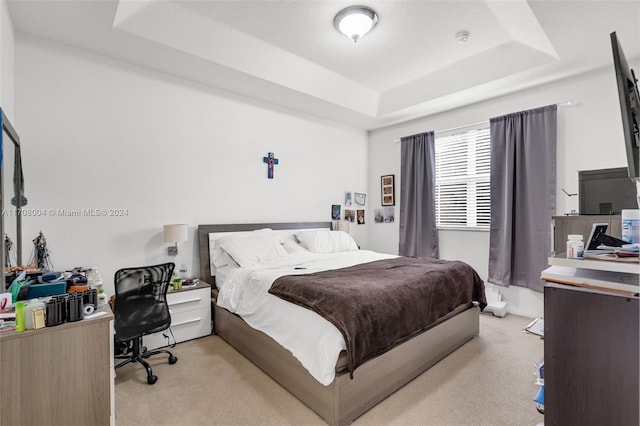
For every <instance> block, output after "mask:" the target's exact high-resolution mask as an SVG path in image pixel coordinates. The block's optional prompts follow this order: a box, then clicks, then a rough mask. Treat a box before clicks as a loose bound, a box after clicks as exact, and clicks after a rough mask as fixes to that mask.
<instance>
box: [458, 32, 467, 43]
mask: <svg viewBox="0 0 640 426" xmlns="http://www.w3.org/2000/svg"><path fill="white" fill-rule="evenodd" d="M469 35H470V34H469V31H460V32H459V33H458V34H456V41H457V42H458V44H465V43H466V42H468V41H469Z"/></svg>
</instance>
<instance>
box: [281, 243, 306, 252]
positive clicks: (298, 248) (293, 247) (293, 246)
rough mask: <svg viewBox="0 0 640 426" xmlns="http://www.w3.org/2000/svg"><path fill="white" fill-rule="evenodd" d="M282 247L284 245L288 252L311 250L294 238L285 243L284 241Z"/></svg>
mask: <svg viewBox="0 0 640 426" xmlns="http://www.w3.org/2000/svg"><path fill="white" fill-rule="evenodd" d="M282 247H284V249H285V250H286V252H287V253H289V254H291V253H296V252H299V251H306V252H309V250H307V249H306V248H304V247H302V246H301V245H300V244H299V243H298V242H297V241H293V240H286V241H285V242H284V243H282Z"/></svg>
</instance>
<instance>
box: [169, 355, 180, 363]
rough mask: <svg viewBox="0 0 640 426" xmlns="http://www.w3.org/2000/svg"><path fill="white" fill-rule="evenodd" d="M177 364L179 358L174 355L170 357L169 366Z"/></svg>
mask: <svg viewBox="0 0 640 426" xmlns="http://www.w3.org/2000/svg"><path fill="white" fill-rule="evenodd" d="M176 362H178V358H177V357H175V356H173V355H171V356H170V357H169V364H175V363H176Z"/></svg>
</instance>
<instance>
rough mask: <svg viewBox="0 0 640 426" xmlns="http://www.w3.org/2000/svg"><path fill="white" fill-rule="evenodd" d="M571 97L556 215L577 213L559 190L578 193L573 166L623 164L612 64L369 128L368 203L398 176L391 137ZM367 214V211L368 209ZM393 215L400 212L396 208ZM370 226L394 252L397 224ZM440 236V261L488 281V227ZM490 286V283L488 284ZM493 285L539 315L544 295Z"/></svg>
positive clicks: (562, 111) (561, 116) (562, 136)
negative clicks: (464, 266)
mask: <svg viewBox="0 0 640 426" xmlns="http://www.w3.org/2000/svg"><path fill="white" fill-rule="evenodd" d="M603 54H607V55H610V54H611V53H610V52H604V53H603ZM632 66H633V64H632ZM569 100H571V101H572V102H573V103H574V104H575V105H573V106H569V107H560V108H559V110H558V157H557V161H558V167H557V214H559V215H562V214H564V213H568V212H570V211H571V210H578V199H577V198H578V197H567V196H566V195H564V193H563V192H562V191H561V190H560V188H564V189H566V190H567V192H569V193H576V192H577V189H578V173H577V172H578V170H589V169H600V168H608V167H622V166H626V156H625V150H624V142H623V135H622V125H621V118H620V108H619V104H618V98H617V89H616V82H615V77H614V73H613V64H612V65H611V67H609V68H606V69H602V70H599V71H595V72H591V73H588V74H585V75H581V76H578V77H572V78H570V79H567V80H564V81H562V82H557V83H553V84H548V85H545V86H541V87H537V88H535V89H531V90H527V91H523V92H520V93H516V94H512V95H509V96H504V97H500V98H496V99H493V100H490V101H486V102H482V103H478V104H474V105H469V106H467V107H464V108H460V109H456V110H453V111H449V112H446V113H443V114H439V115H436V116H431V117H425V118H422V119H419V120H415V121H413V122H410V123H405V124H403V125H398V126H394V127H391V128H386V129H380V130H377V131H373V132H371V134H370V136H369V141H370V149H369V162H370V164H369V187H370V188H372V191H371V192H372V196H373V199H372V200H371V201H372V202H373V203H375V205H379V203H380V196H379V195H377V193H376V191H375V190H373V189H374V188H376V186H379V179H380V176H381V175H383V174H391V173H393V174H395V175H396V176H397V177H399V176H400V144H399V143H396V142H394V140H395V139H399V138H401V137H403V136H409V135H412V134H415V133H420V132H425V131H429V130H435V131H439V130H445V129H449V128H454V127H458V126H463V125H466V124H471V123H477V122H480V121H483V120H488V119H489V118H491V117H496V116H500V115H504V114H508V113H510V112H516V111H521V110H526V109H530V108H535V107H539V106H543V105H548V104H553V103H561V102H565V101H569ZM399 188H400V182H399V181H397V182H396V192H398V191H399ZM369 211H370V212H372V210H371V209H370V210H369ZM396 215H397V216H398V215H399V211H397V212H396ZM549 220H550V221H551V218H549ZM369 228H370V231H371V232H370V237H369V245H370V248H371V249H373V250H377V251H382V252H388V253H397V251H398V221H396V222H395V223H393V224H374V225H370V226H369ZM438 237H439V242H440V257H441V258H443V259H460V260H464V261H466V262H468V263H469V264H470V265H472V266H473V267H474V268H475V269H476V270H477V271H478V273H479V274H480V276H481V277H482V278H483V279H485V280H486V278H487V275H488V261H489V233H488V232H482V231H451V230H440V231H439V232H438ZM525 243H526V242H525ZM488 286H489V287H491V284H488ZM495 287H496V288H498V289H499V290H500V291H501V292H502V294H503V296H504V299H505V300H506V301H508V302H509V310H510V311H511V312H513V313H516V314H520V315H526V316H531V317H535V316H541V315H542V311H543V298H542V294H541V293H537V292H533V291H531V290H529V289H525V288H522V287H515V286H511V287H509V288H503V287H497V286H495Z"/></svg>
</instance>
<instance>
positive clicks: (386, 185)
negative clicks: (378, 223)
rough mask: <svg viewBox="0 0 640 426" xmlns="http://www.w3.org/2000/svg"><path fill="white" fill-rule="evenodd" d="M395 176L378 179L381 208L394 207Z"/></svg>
mask: <svg viewBox="0 0 640 426" xmlns="http://www.w3.org/2000/svg"><path fill="white" fill-rule="evenodd" d="M394 181H395V175H386V176H382V177H381V178H380V192H381V194H380V199H381V200H382V205H383V206H395V205H396V197H395V193H396V189H395V182H394Z"/></svg>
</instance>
